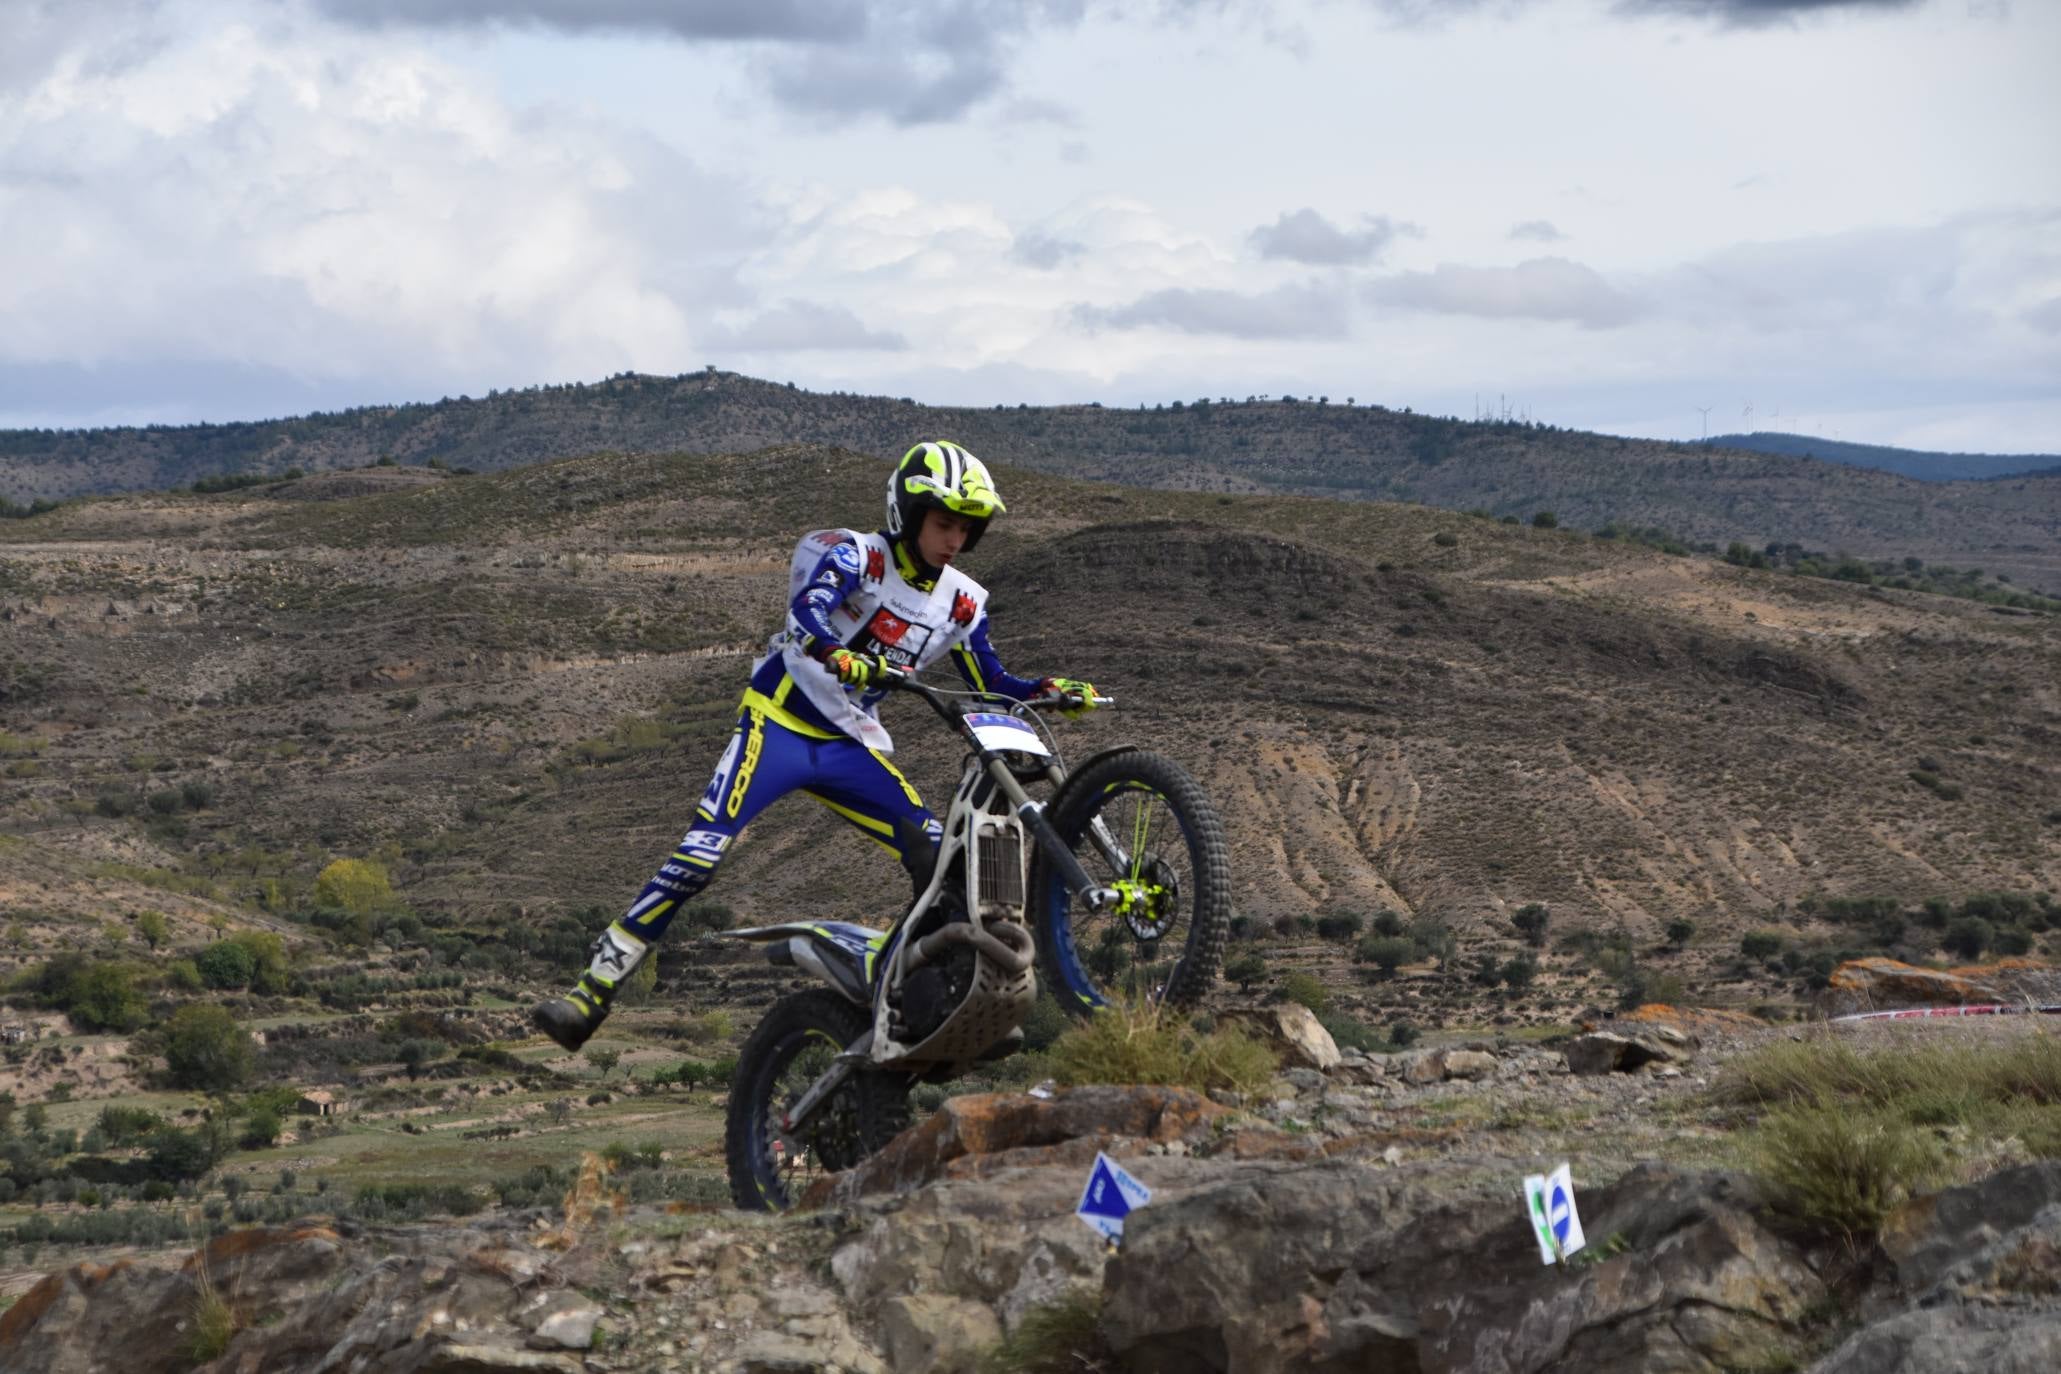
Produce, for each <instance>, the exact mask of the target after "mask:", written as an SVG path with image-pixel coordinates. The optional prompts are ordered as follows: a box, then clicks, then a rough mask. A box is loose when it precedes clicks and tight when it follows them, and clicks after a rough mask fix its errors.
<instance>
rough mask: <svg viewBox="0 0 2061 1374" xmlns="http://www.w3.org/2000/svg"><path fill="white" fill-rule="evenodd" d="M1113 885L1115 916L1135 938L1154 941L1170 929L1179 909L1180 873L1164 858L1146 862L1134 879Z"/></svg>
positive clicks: (1122, 880)
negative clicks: (1115, 898) (1115, 895)
mask: <svg viewBox="0 0 2061 1374" xmlns="http://www.w3.org/2000/svg"><path fill="white" fill-rule="evenodd" d="M1114 886H1115V887H1116V894H1117V900H1116V915H1117V917H1118V918H1119V919H1120V920H1122V921H1123V923H1124V927H1125V928H1126V929H1127V930H1129V931H1130V932H1131V935H1132V936H1133V938H1135V939H1138V940H1157V939H1160V938H1162V937H1164V936H1165V935H1166V933H1167V931H1169V930H1171V929H1172V928H1173V923H1174V915H1175V913H1176V912H1178V911H1179V910H1180V909H1181V876H1180V874H1178V873H1176V872H1174V870H1173V866H1172V865H1171V864H1169V863H1167V862H1166V860H1164V859H1154V860H1152V861H1151V862H1150V863H1148V864H1146V865H1145V866H1144V868H1143V869H1142V871H1141V872H1140V873H1139V874H1138V876H1137V877H1136V878H1121V879H1118V880H1117V882H1116V883H1115V885H1114Z"/></svg>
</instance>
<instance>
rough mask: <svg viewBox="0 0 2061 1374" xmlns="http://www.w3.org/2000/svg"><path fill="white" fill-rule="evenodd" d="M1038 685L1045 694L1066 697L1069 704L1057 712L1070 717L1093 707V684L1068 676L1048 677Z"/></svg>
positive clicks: (1085, 712)
mask: <svg viewBox="0 0 2061 1374" xmlns="http://www.w3.org/2000/svg"><path fill="white" fill-rule="evenodd" d="M1038 686H1039V687H1040V688H1042V689H1043V690H1044V692H1045V694H1046V695H1047V696H1056V697H1066V698H1067V699H1068V701H1069V703H1070V704H1068V705H1066V706H1062V707H1060V708H1059V714H1060V715H1062V716H1066V717H1068V718H1069V719H1071V718H1072V717H1074V716H1084V715H1086V714H1087V713H1088V712H1090V711H1092V710H1094V709H1095V684H1094V683H1092V682H1080V681H1077V680H1076V679H1074V678H1070V677H1048V678H1046V679H1045V680H1044V681H1043V682H1041V683H1039V684H1038Z"/></svg>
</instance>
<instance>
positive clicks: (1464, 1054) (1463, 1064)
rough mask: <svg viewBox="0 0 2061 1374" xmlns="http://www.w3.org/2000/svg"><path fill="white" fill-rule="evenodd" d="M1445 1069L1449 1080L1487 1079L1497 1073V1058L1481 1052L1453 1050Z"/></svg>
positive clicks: (1448, 1055)
mask: <svg viewBox="0 0 2061 1374" xmlns="http://www.w3.org/2000/svg"><path fill="white" fill-rule="evenodd" d="M1443 1068H1444V1071H1445V1076H1446V1077H1447V1078H1465V1079H1477V1078H1487V1077H1488V1076H1489V1075H1490V1074H1492V1073H1494V1072H1495V1071H1496V1057H1495V1056H1494V1055H1492V1054H1488V1053H1485V1052H1484V1051H1481V1050H1451V1051H1448V1052H1447V1054H1446V1061H1445V1064H1444V1066H1443Z"/></svg>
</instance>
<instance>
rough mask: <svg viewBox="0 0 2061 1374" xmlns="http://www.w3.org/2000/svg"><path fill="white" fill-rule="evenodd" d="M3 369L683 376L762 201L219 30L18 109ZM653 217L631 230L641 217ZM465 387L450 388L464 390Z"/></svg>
mask: <svg viewBox="0 0 2061 1374" xmlns="http://www.w3.org/2000/svg"><path fill="white" fill-rule="evenodd" d="M0 159H4V166H5V168H6V170H7V177H8V183H9V185H10V186H11V188H12V204H11V206H10V213H8V214H7V215H6V216H5V217H4V218H0V257H4V258H5V259H6V260H7V261H10V262H16V263H36V264H38V265H39V270H37V271H35V272H31V273H21V272H15V273H8V274H5V275H4V276H0V314H4V315H5V316H6V317H7V319H8V320H9V322H10V327H9V329H8V330H7V331H6V332H5V333H4V334H0V360H7V361H12V362H17V363H34V362H53V361H66V362H70V363H74V364H82V365H89V366H106V365H114V364H123V363H127V362H131V361H133V360H137V359H143V358H149V357H163V358H179V359H183V360H185V361H187V362H189V363H191V362H194V361H197V360H213V361H215V362H218V363H220V364H221V365H223V366H224V367H226V368H232V369H233V368H250V367H258V368H265V369H273V370H279V371H284V372H286V373H288V374H290V375H299V376H303V377H332V378H349V377H354V376H355V377H382V378H387V379H391V380H390V382H389V384H390V385H396V384H399V383H400V382H401V379H404V378H409V377H415V378H421V379H423V381H424V382H427V383H428V384H429V386H430V387H431V388H432V389H436V390H441V389H444V388H445V387H446V386H447V385H449V381H448V380H447V379H456V380H458V381H470V382H471V383H472V386H473V389H479V390H483V389H485V387H486V386H487V385H492V384H501V385H506V384H509V383H512V382H522V381H530V380H550V379H553V378H558V377H567V376H592V375H597V374H599V373H604V372H608V371H612V370H617V369H621V368H625V367H649V368H654V369H665V368H671V367H675V366H685V365H686V360H687V359H688V358H689V357H690V356H691V354H692V351H693V350H692V348H691V346H690V345H691V342H692V340H693V338H694V335H695V333H696V330H697V324H698V320H699V319H700V318H701V317H702V316H703V315H704V314H705V312H706V311H707V310H709V309H711V308H714V307H715V306H717V305H720V304H725V303H729V302H731V301H733V300H734V299H735V298H736V295H737V288H736V287H735V285H734V283H733V282H732V281H731V280H730V279H729V277H730V273H729V272H728V271H727V270H726V269H725V268H723V267H722V266H721V265H720V264H717V265H711V266H701V267H695V266H683V264H691V263H692V262H694V261H695V259H697V258H707V257H710V256H719V255H720V253H721V252H722V251H724V250H726V249H727V250H737V249H741V248H742V247H743V245H744V244H745V243H746V242H747V241H748V240H747V232H746V231H747V225H746V224H745V223H744V222H743V219H744V215H745V213H746V211H745V210H744V208H743V207H742V206H741V205H740V203H739V202H740V200H741V197H739V196H738V195H737V193H736V191H735V190H734V188H729V187H725V186H723V185H722V184H721V183H720V182H717V181H715V180H713V179H711V178H710V177H708V176H707V175H705V174H704V173H702V172H700V171H699V170H697V169H696V168H695V167H694V166H692V165H691V164H689V163H687V162H686V161H684V160H683V159H681V158H680V157H678V156H677V155H676V154H674V153H672V152H671V151H669V150H668V149H666V148H665V147H664V146H663V145H660V144H658V143H655V142H653V141H651V140H649V139H648V138H644V137H641V136H632V137H624V136H623V132H622V131H621V130H615V129H604V128H599V127H593V126H591V125H588V124H585V123H583V122H582V121H580V120H577V119H567V118H565V117H564V116H563V115H562V114H560V115H553V116H545V115H542V114H530V113H516V112H511V111H509V110H508V109H506V108H505V107H503V106H502V105H501V104H500V103H499V102H498V101H497V99H496V98H495V97H494V95H493V94H492V92H491V91H490V90H488V89H487V88H485V87H483V85H482V84H481V83H480V82H478V81H477V80H476V79H475V78H473V77H470V76H468V75H467V74H465V73H464V72H462V71H459V70H456V69H454V68H452V67H450V66H449V65H448V64H445V63H443V62H440V61H438V60H436V59H433V58H431V57H428V56H426V55H424V54H422V53H419V52H414V51H411V50H409V49H406V48H404V47H396V46H394V45H392V44H390V43H381V42H376V41H374V40H373V39H371V38H368V37H363V36H353V35H342V34H335V33H329V34H322V35H314V36H307V37H295V36H288V35H282V34H280V33H278V32H276V31H273V30H269V29H265V28H262V27H260V26H258V25H254V24H242V23H229V24H217V25H214V26H212V27H209V28H203V29H201V30H199V31H197V32H195V33H194V35H193V36H192V37H191V38H189V39H187V40H185V41H183V42H179V43H175V44H171V45H157V46H153V47H151V48H150V50H149V51H147V52H146V53H144V54H143V55H141V56H140V57H139V58H138V59H137V60H135V61H133V62H129V63H124V64H117V65H109V64H105V63H99V62H94V63H90V64H89V63H88V62H87V61H85V60H83V58H81V57H80V56H78V55H72V56H68V57H65V58H62V59H60V60H59V61H58V62H57V63H56V64H54V65H53V66H52V67H51V69H50V70H49V71H48V72H47V73H46V74H45V76H44V77H43V78H42V79H40V80H39V81H38V82H37V83H35V84H34V85H33V86H31V87H29V88H28V89H27V90H26V91H25V92H24V93H23V94H22V95H21V97H20V98H18V99H15V100H11V101H8V102H6V103H5V104H0ZM626 211H630V213H625V212H626ZM452 389H455V387H454V388H452Z"/></svg>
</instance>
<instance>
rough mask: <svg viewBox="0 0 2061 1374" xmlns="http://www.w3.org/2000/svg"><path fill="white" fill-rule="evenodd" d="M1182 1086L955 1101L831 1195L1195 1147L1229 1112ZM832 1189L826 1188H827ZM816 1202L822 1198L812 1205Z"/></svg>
mask: <svg viewBox="0 0 2061 1374" xmlns="http://www.w3.org/2000/svg"><path fill="white" fill-rule="evenodd" d="M1229 1111H1230V1109H1229V1108H1226V1107H1222V1106H1219V1105H1217V1104H1216V1103H1214V1102H1212V1101H1210V1100H1209V1099H1208V1098H1206V1097H1204V1096H1202V1095H1201V1094H1199V1093H1193V1092H1189V1091H1188V1090H1187V1089H1185V1088H1168V1087H1154V1086H1145V1085H1135V1086H1124V1087H1115V1086H1091V1087H1083V1088H1069V1089H1067V1090H1066V1091H1064V1092H1061V1093H1058V1094H1056V1095H1054V1096H1052V1097H1050V1098H1039V1097H1032V1096H1030V1095H1029V1094H1027V1093H970V1094H967V1095H966V1096H963V1097H949V1098H946V1099H945V1102H944V1105H942V1106H941V1107H939V1108H938V1109H937V1110H936V1111H935V1112H932V1113H931V1114H930V1117H929V1118H928V1119H927V1120H925V1121H924V1122H923V1123H922V1124H921V1125H919V1126H917V1127H916V1128H915V1129H914V1130H910V1131H905V1132H903V1133H902V1134H901V1135H900V1136H898V1137H896V1138H895V1139H894V1140H893V1141H892V1142H890V1143H889V1145H888V1147H887V1148H886V1149H885V1150H882V1151H881V1152H880V1153H879V1154H877V1155H874V1156H873V1157H872V1158H870V1159H867V1160H864V1161H863V1162H861V1163H860V1164H859V1165H858V1166H857V1167H855V1168H853V1169H851V1170H849V1171H848V1172H846V1173H845V1174H843V1175H842V1176H841V1177H840V1178H839V1179H838V1181H837V1182H836V1184H835V1185H834V1191H835V1195H836V1196H837V1197H838V1198H840V1199H843V1200H846V1201H849V1200H851V1199H854V1198H858V1197H863V1196H866V1195H868V1194H872V1193H902V1192H908V1191H909V1190H910V1189H913V1188H916V1187H919V1186H920V1185H922V1184H925V1183H928V1182H930V1181H931V1180H933V1179H938V1178H971V1177H978V1176H983V1175H987V1174H992V1173H996V1172H999V1171H1000V1170H1003V1169H1013V1168H1022V1167H1025V1166H1029V1165H1035V1164H1067V1165H1083V1166H1085V1164H1086V1163H1088V1162H1091V1161H1093V1159H1094V1158H1095V1153H1096V1151H1097V1150H1099V1149H1108V1150H1109V1151H1110V1152H1111V1153H1112V1154H1115V1153H1125V1152H1126V1151H1125V1150H1123V1149H1122V1148H1121V1145H1120V1142H1139V1143H1145V1144H1159V1145H1166V1144H1170V1143H1174V1142H1179V1143H1180V1144H1182V1145H1183V1146H1186V1147H1191V1148H1192V1147H1194V1146H1197V1145H1200V1144H1202V1143H1203V1142H1204V1141H1206V1140H1208V1139H1209V1137H1210V1134H1211V1130H1212V1123H1214V1122H1215V1121H1216V1120H1217V1119H1219V1118H1220V1117H1223V1116H1226V1115H1228V1114H1229ZM826 1191H828V1190H826ZM810 1200H811V1201H820V1200H821V1199H820V1198H811V1199H810Z"/></svg>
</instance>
